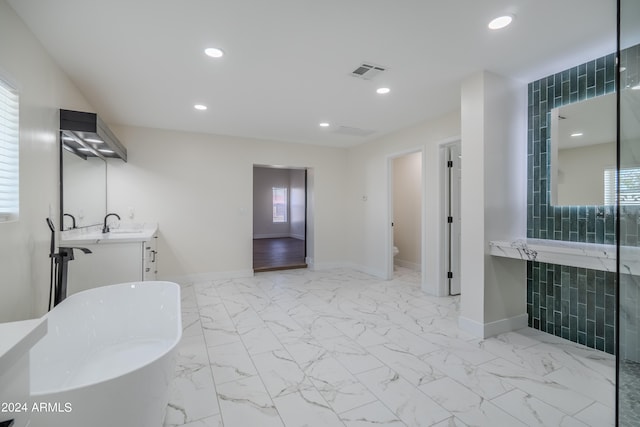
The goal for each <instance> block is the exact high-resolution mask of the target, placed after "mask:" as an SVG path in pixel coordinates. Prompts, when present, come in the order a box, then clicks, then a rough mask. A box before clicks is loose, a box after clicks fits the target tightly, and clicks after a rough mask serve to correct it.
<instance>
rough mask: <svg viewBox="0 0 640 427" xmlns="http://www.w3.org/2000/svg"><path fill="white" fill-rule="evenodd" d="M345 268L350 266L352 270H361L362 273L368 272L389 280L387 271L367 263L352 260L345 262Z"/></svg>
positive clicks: (343, 265)
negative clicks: (361, 263) (357, 262)
mask: <svg viewBox="0 0 640 427" xmlns="http://www.w3.org/2000/svg"><path fill="white" fill-rule="evenodd" d="M342 267H343V268H350V269H352V270H356V271H359V272H361V273H365V274H368V275H370V276H373V277H376V278H378V279H382V280H387V272H386V271H383V270H377V269H375V268H371V267H368V266H365V265H360V264H354V263H351V262H347V263H343V264H342Z"/></svg>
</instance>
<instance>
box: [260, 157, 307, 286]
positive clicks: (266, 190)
mask: <svg viewBox="0 0 640 427" xmlns="http://www.w3.org/2000/svg"><path fill="white" fill-rule="evenodd" d="M306 260H307V171H306V169H304V168H283V167H275V166H258V165H255V166H254V167H253V271H254V272H256V273H257V272H262V271H273V270H288V269H294V268H307V262H306Z"/></svg>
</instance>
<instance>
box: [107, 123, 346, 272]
mask: <svg viewBox="0 0 640 427" xmlns="http://www.w3.org/2000/svg"><path fill="white" fill-rule="evenodd" d="M112 129H113V130H114V132H115V133H116V134H117V135H118V137H119V138H120V140H121V141H122V142H123V143H124V144H125V145H126V146H127V152H128V163H123V162H118V161H116V162H109V163H108V207H109V211H112V212H119V213H126V212H128V209H129V207H132V208H134V210H135V212H136V218H135V220H136V221H153V222H158V223H159V227H160V238H159V242H158V251H159V254H158V260H159V277H160V278H162V279H172V280H179V281H183V282H184V281H193V280H198V279H201V278H208V277H233V276H242V275H250V274H252V273H253V269H252V243H253V219H252V216H253V215H252V209H253V206H252V205H253V166H254V164H259V165H269V164H281V165H287V166H291V167H303V168H310V170H309V172H310V175H311V179H310V191H309V198H310V204H312V206H313V215H312V216H311V217H310V220H309V224H310V227H314V228H315V230H313V234H311V233H310V234H311V237H313V236H315V239H314V240H313V243H312V246H311V247H309V248H308V255H309V257H311V259H310V264H311V265H313V266H314V268H326V267H331V266H334V265H344V260H345V259H346V256H347V254H346V251H345V249H344V248H345V246H346V237H345V236H346V234H347V230H346V224H345V220H344V216H345V210H344V206H345V200H346V199H345V197H346V196H345V185H344V183H345V182H346V180H347V156H346V155H345V154H346V152H345V150H344V149H342V148H324V147H318V146H310V145H304V144H287V143H280V142H273V141H264V140H256V139H244V138H233V137H228V136H219V135H206V134H197V133H188V132H174V131H165V130H157V129H145V128H135V127H126V126H122V127H118V126H112ZM309 242H311V238H309Z"/></svg>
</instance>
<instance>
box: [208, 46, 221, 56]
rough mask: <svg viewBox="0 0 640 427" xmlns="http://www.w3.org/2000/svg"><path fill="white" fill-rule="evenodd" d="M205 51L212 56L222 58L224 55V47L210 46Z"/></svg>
mask: <svg viewBox="0 0 640 427" xmlns="http://www.w3.org/2000/svg"><path fill="white" fill-rule="evenodd" d="M204 53H205V54H206V55H207V56H210V57H212V58H222V56H223V55H224V52H223V51H222V49H218V48H217V47H209V48H207V49H205V50H204Z"/></svg>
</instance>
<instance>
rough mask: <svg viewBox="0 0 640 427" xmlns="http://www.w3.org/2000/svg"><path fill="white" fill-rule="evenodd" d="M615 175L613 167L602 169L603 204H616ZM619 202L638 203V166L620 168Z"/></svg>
mask: <svg viewBox="0 0 640 427" xmlns="http://www.w3.org/2000/svg"><path fill="white" fill-rule="evenodd" d="M617 179H618V178H617V177H616V170H615V169H606V170H605V171H604V204H605V205H615V204H616V185H617ZM620 204H621V205H640V168H625V169H621V170H620Z"/></svg>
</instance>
